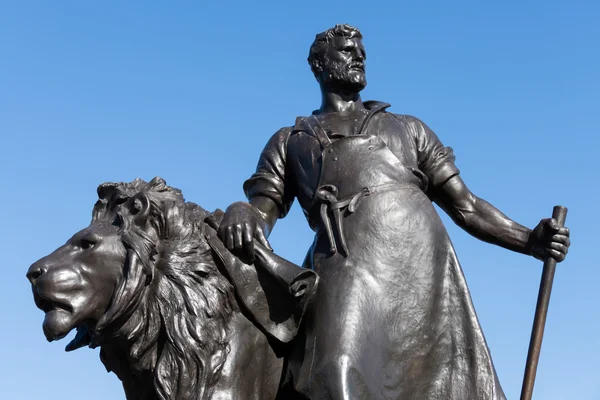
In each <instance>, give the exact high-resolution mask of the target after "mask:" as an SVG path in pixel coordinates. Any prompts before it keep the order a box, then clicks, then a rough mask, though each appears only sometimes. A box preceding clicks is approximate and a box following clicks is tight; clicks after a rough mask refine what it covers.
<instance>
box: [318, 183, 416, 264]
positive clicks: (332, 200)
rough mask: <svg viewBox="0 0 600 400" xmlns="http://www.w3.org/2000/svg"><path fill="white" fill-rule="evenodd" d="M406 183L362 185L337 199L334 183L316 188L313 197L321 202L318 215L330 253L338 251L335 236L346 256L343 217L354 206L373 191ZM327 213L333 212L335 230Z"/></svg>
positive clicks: (354, 208) (346, 247) (353, 210)
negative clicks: (341, 198) (327, 240)
mask: <svg viewBox="0 0 600 400" xmlns="http://www.w3.org/2000/svg"><path fill="white" fill-rule="evenodd" d="M406 186H407V185H406V184H401V183H394V182H390V183H384V184H381V185H377V186H373V187H364V188H363V189H362V190H361V191H360V192H358V193H356V194H354V195H352V196H350V197H348V198H346V199H343V200H339V199H338V198H337V196H338V193H339V190H338V188H337V187H336V186H335V185H322V186H319V188H317V191H316V193H315V199H316V200H317V201H318V202H319V203H321V205H320V210H319V211H320V216H321V222H322V223H323V227H324V228H325V232H327V238H328V239H329V244H330V248H329V251H330V252H331V253H332V254H335V253H337V252H338V246H337V244H336V236H337V239H338V240H339V243H340V247H341V250H342V251H343V253H344V254H343V255H344V256H345V257H348V255H349V252H348V246H347V245H346V239H345V238H344V229H343V228H344V226H343V218H344V217H345V216H347V215H350V214H352V213H354V212H355V211H356V207H358V205H359V204H360V202H361V201H362V200H363V199H364V198H365V197H367V196H370V195H372V194H374V193H381V192H385V191H390V190H398V189H401V188H404V187H406ZM329 213H331V214H333V222H334V223H335V232H334V230H333V226H332V223H331V222H332V221H331V218H330V217H329Z"/></svg>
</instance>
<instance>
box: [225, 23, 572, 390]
mask: <svg viewBox="0 0 600 400" xmlns="http://www.w3.org/2000/svg"><path fill="white" fill-rule="evenodd" d="M361 39H362V35H361V33H360V32H359V30H358V29H356V28H354V27H351V26H349V25H337V26H335V27H334V28H332V29H329V30H327V31H325V32H323V33H320V34H318V35H317V36H316V39H315V41H314V43H313V44H312V46H311V48H310V55H309V57H308V61H309V63H310V66H311V69H312V71H313V73H314V75H315V77H316V79H317V81H318V82H319V86H320V88H321V95H322V102H321V107H320V109H319V110H317V111H314V112H313V113H312V115H310V116H308V117H299V118H297V119H296V122H295V125H294V126H291V127H285V128H282V129H280V130H279V131H278V132H277V133H275V135H273V137H272V138H271V139H270V140H269V142H268V143H267V145H266V147H265V149H264V151H263V152H262V154H261V156H260V160H259V162H258V167H257V170H256V173H255V174H254V175H252V177H251V178H250V179H248V180H247V181H246V182H245V184H244V190H245V193H246V195H247V197H248V199H249V203H244V202H239V203H234V204H233V205H231V206H230V207H229V208H228V209H227V211H226V215H225V217H224V219H223V222H222V223H221V225H220V228H219V235H220V237H221V239H222V240H223V241H224V243H225V245H226V246H227V247H228V248H229V249H231V250H233V251H236V252H238V253H243V254H245V255H246V256H247V257H250V258H252V255H253V251H254V250H253V240H255V239H256V240H257V241H258V242H259V243H262V244H263V245H265V246H268V243H267V239H266V237H267V236H268V235H269V233H270V232H271V230H272V229H273V226H274V225H275V222H276V220H277V219H278V218H283V217H285V215H286V214H287V212H288V210H289V209H290V206H291V205H292V202H293V201H294V199H296V198H297V199H298V201H299V203H300V205H301V207H302V209H303V211H304V214H305V215H306V218H307V220H308V223H309V224H310V226H311V228H312V229H313V230H314V231H315V240H314V243H313V245H312V246H311V248H310V250H309V251H308V255H307V257H306V261H305V267H307V268H312V269H314V270H315V271H317V272H318V274H319V276H320V284H319V287H318V289H317V293H316V296H315V302H314V307H313V310H312V313H311V314H310V315H307V316H306V319H305V325H304V328H305V330H304V337H303V338H302V340H299V342H300V343H299V344H298V346H299V347H300V348H301V351H298V352H297V353H298V354H297V355H296V356H295V357H292V360H291V361H290V366H289V373H288V376H287V378H286V379H287V380H286V382H287V383H288V384H289V385H290V386H291V387H293V389H294V390H295V391H296V393H298V394H299V395H300V396H304V397H306V398H309V399H415V400H423V399H435V400H449V399H450V400H470V399H472V400H482V399H505V396H504V393H503V391H502V388H501V386H500V384H499V383H498V379H497V377H496V372H495V370H494V365H493V364H492V359H491V357H490V352H489V349H488V347H487V345H486V342H485V339H484V336H483V333H482V331H481V327H480V326H479V322H478V320H477V316H476V314H475V310H474V309H473V304H472V301H471V297H470V294H469V290H468V288H467V285H466V283H465V279H464V276H463V272H462V270H461V267H460V264H459V262H458V260H457V258H456V254H455V252H454V248H453V246H452V243H451V242H450V239H449V237H448V234H447V232H446V229H445V228H444V226H443V224H442V222H441V220H440V218H439V216H438V214H437V212H436V211H435V209H434V207H433V205H432V202H435V203H436V204H438V205H439V206H440V207H441V208H442V209H443V210H444V211H445V212H447V213H448V214H449V215H450V216H451V217H452V219H453V220H454V221H455V222H456V224H458V225H459V226H460V227H462V228H463V229H465V230H466V231H467V232H469V233H470V234H472V235H473V236H475V237H477V238H479V239H481V240H484V241H486V242H490V243H494V244H497V245H499V246H502V247H505V248H507V249H509V250H513V251H517V252H519V253H523V254H529V255H532V256H534V257H536V258H539V259H546V258H548V257H552V258H554V259H556V260H557V261H562V260H563V259H564V258H565V255H566V253H567V250H568V247H569V244H570V242H569V231H568V229H566V228H560V227H559V226H558V224H557V222H556V221H555V220H553V219H545V220H542V221H541V222H540V224H539V225H538V226H537V227H536V228H535V229H533V230H530V229H528V228H526V227H524V226H522V225H519V224H518V223H516V222H514V221H512V220H511V219H510V218H508V217H506V216H505V215H504V214H502V213H501V212H500V211H499V210H497V209H496V208H495V207H493V206H492V205H491V204H489V203H488V202H486V201H485V200H482V199H480V198H478V197H476V196H475V195H474V194H473V193H471V191H470V190H469V189H468V188H467V186H466V185H465V183H464V182H463V180H462V179H461V177H460V175H459V170H458V169H457V168H456V166H455V165H454V155H453V153H452V149H451V148H450V147H445V146H444V145H442V143H441V142H440V140H439V139H438V137H437V136H436V135H435V134H434V133H433V131H431V130H430V129H429V128H428V127H427V126H426V125H425V124H424V123H423V122H421V121H420V120H419V119H417V118H415V117H412V116H408V115H398V114H392V113H390V112H387V111H386V109H387V108H388V107H389V104H385V103H381V102H375V101H365V102H363V101H362V100H361V98H360V91H361V90H362V89H364V87H365V85H366V83H367V82H366V78H365V59H366V53H365V49H364V47H363V44H362V41H361Z"/></svg>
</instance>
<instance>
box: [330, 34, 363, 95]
mask: <svg viewBox="0 0 600 400" xmlns="http://www.w3.org/2000/svg"><path fill="white" fill-rule="evenodd" d="M365 59H366V53H365V48H364V47H363V44H362V41H361V40H360V39H358V38H348V37H335V38H333V39H332V40H331V42H329V46H328V48H327V51H326V53H325V65H323V75H322V79H323V83H324V84H325V85H326V86H330V87H333V88H335V89H341V90H345V91H350V92H360V91H361V90H363V89H364V88H365V86H366V85H367V78H366V76H365Z"/></svg>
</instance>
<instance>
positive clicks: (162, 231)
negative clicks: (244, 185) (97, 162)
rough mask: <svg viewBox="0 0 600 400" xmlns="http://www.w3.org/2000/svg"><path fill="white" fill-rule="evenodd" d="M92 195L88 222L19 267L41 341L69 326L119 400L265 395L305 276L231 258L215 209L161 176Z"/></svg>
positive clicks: (298, 312)
mask: <svg viewBox="0 0 600 400" xmlns="http://www.w3.org/2000/svg"><path fill="white" fill-rule="evenodd" d="M98 197H99V200H98V201H97V203H96V205H95V206H94V210H93V217H92V222H91V224H90V225H89V226H88V227H87V228H85V229H83V230H81V231H79V232H77V233H76V234H75V235H74V236H73V237H72V238H71V239H69V240H68V241H67V243H66V244H65V245H63V246H62V247H60V248H58V249H57V250H55V251H54V252H53V253H51V254H50V255H48V256H46V257H44V258H42V259H40V260H39V261H37V262H35V263H34V264H33V265H32V266H31V267H30V268H29V271H28V273H27V277H28V279H29V280H30V281H31V284H32V288H33V295H34V300H35V303H36V305H37V307H38V308H40V309H41V310H43V311H44V312H45V318H44V322H43V330H44V334H45V336H46V338H47V339H48V340H49V341H52V340H59V339H62V338H64V337H65V336H66V335H67V334H68V333H69V332H70V331H72V330H73V329H76V330H77V334H76V336H75V338H74V339H73V340H72V341H71V342H70V343H69V344H68V345H67V348H66V350H67V351H70V350H75V349H77V348H80V347H83V346H89V347H92V348H95V347H98V346H99V347H100V359H101V361H102V363H103V364H104V365H105V367H106V369H107V370H108V371H109V372H110V371H112V372H114V373H115V374H116V375H117V376H118V378H119V379H120V380H121V381H122V383H123V388H124V391H125V395H126V397H127V399H136V400H137V399H144V400H151V399H161V400H166V399H172V400H187V399H190V400H191V399H194V400H196V399H236V400H242V399H274V398H276V397H277V396H278V391H279V388H280V386H281V382H282V381H283V380H284V364H285V357H284V354H285V351H282V349H284V350H285V346H286V343H288V342H290V341H291V339H293V337H294V335H295V334H296V332H297V329H298V326H299V324H300V321H301V318H302V315H303V314H304V312H305V310H306V307H307V304H308V302H309V300H310V298H311V294H312V293H313V292H314V289H315V285H316V284H317V277H316V275H314V272H312V271H308V270H303V269H302V268H300V267H297V266H295V265H293V264H291V263H289V262H287V261H285V260H283V259H281V258H279V257H277V256H276V255H274V254H272V253H270V252H269V251H264V249H263V251H262V253H261V252H259V251H258V249H257V252H258V253H259V254H262V255H259V256H257V258H259V259H261V260H262V262H261V263H259V262H257V265H250V264H246V263H244V262H242V261H241V260H239V259H238V258H236V257H235V256H234V255H232V254H231V253H229V252H228V251H227V250H225V248H224V246H222V243H220V241H219V240H218V239H217V238H216V231H215V228H216V227H218V222H219V215H220V216H221V217H222V212H220V211H219V210H218V211H217V212H215V213H208V212H207V211H205V210H204V209H202V208H201V207H200V206H198V205H196V204H194V203H190V202H186V201H185V200H184V198H183V196H182V194H181V192H180V191H179V190H178V189H175V188H172V187H169V186H167V184H166V183H165V181H164V180H162V179H160V178H154V179H153V180H152V181H150V182H145V181H143V180H140V179H136V180H135V181H133V182H130V183H105V184H102V185H100V186H99V187H98ZM259 264H260V265H259ZM282 271H283V272H282ZM268 278H270V279H271V280H270V281H269V279H268ZM269 282H270V283H269ZM282 304H283V306H282ZM279 396H281V391H280V392H279Z"/></svg>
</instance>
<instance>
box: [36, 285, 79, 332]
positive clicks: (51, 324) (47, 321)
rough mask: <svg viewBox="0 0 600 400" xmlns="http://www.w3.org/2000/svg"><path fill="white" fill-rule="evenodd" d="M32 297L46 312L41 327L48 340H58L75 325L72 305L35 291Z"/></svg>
mask: <svg viewBox="0 0 600 400" xmlns="http://www.w3.org/2000/svg"><path fill="white" fill-rule="evenodd" d="M33 298H34V300H35V304H36V306H37V307H38V308H39V309H40V310H42V311H43V312H44V313H45V314H46V316H45V317H44V322H43V324H42V329H43V330H44V335H45V336H46V339H47V340H48V341H49V342H52V341H54V340H60V339H62V338H64V337H65V336H67V335H68V334H69V332H71V331H72V330H73V328H74V327H75V326H74V324H73V307H72V306H70V305H69V304H65V303H61V302H58V301H54V300H52V299H50V298H48V296H42V295H41V294H40V293H38V292H36V291H34V293H33Z"/></svg>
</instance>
